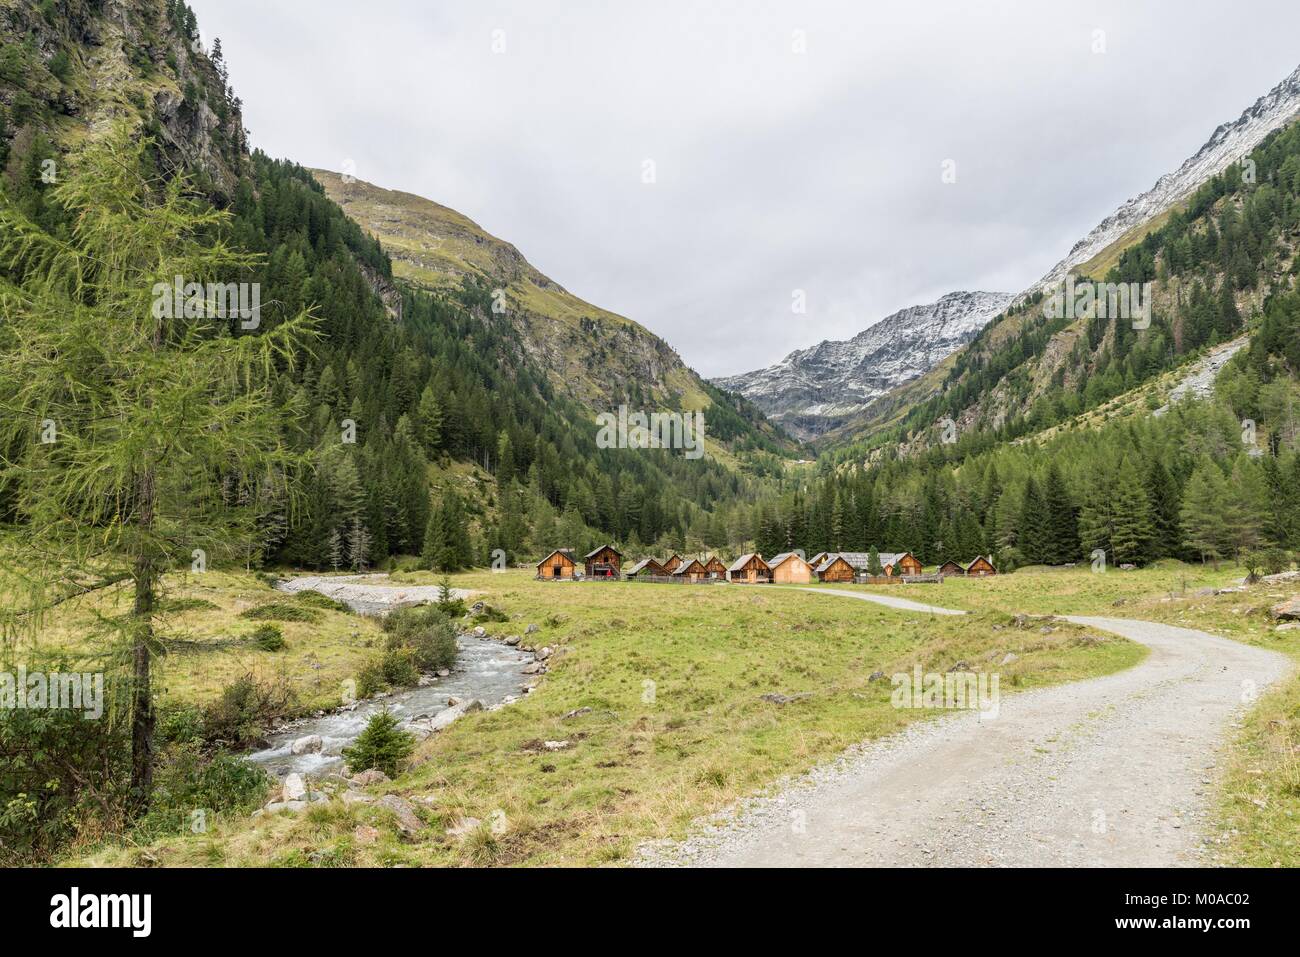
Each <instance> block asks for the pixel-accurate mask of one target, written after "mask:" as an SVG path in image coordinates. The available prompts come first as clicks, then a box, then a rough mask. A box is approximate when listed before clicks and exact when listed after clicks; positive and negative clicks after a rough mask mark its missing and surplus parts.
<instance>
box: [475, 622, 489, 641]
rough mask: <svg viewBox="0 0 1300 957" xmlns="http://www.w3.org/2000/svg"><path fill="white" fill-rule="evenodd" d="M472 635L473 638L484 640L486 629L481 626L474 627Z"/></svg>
mask: <svg viewBox="0 0 1300 957" xmlns="http://www.w3.org/2000/svg"><path fill="white" fill-rule="evenodd" d="M472 634H473V635H474V637H475V638H486V637H487V629H486V628H484V627H483V626H482V625H478V626H476V627H475V628H474V631H473V632H472Z"/></svg>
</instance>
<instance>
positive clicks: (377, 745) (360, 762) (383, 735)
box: [343, 711, 415, 778]
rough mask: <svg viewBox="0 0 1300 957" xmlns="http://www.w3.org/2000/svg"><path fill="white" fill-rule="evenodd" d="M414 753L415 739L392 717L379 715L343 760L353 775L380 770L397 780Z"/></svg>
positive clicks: (387, 714) (382, 712)
mask: <svg viewBox="0 0 1300 957" xmlns="http://www.w3.org/2000/svg"><path fill="white" fill-rule="evenodd" d="M414 750H415V736H414V735H412V734H408V733H407V732H405V731H403V730H402V729H401V728H399V727H398V726H397V719H396V718H394V717H393V716H392V714H390V713H389V712H387V711H379V712H377V713H376V714H375V715H374V717H372V718H371V719H370V723H369V724H367V725H366V730H364V731H362V732H361V734H360V735H358V736H357V739H356V741H354V742H353V743H352V746H351V747H347V748H344V749H343V757H344V759H345V760H346V761H347V762H348V768H349V770H351V771H352V773H353V774H360V773H361V772H362V771H369V770H370V769H371V768H378V769H379V770H380V771H383V772H384V773H385V774H387V775H388V776H389V777H390V778H395V777H397V775H398V774H399V773H400V772H401V769H402V765H403V764H405V763H406V759H407V758H408V757H410V755H411V752H412V751H414Z"/></svg>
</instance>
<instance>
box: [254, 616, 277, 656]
mask: <svg viewBox="0 0 1300 957" xmlns="http://www.w3.org/2000/svg"><path fill="white" fill-rule="evenodd" d="M249 640H250V641H251V642H252V643H253V644H254V645H256V646H257V647H258V648H261V649H262V650H263V651H284V649H285V641H284V632H283V631H281V630H280V626H279V625H273V624H271V623H270V622H269V621H268V622H266V623H265V624H261V625H258V626H257V628H255V629H254V630H253V633H252V634H251V635H250V636H249Z"/></svg>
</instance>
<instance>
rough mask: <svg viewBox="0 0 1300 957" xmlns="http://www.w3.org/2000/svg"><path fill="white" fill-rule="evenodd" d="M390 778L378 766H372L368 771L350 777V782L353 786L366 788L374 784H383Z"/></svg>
mask: <svg viewBox="0 0 1300 957" xmlns="http://www.w3.org/2000/svg"><path fill="white" fill-rule="evenodd" d="M387 780H388V775H387V774H385V773H384V772H383V771H381V770H379V769H378V768H370V769H369V770H368V771H362V772H361V773H360V774H354V775H352V777H350V778H348V783H349V784H351V785H352V786H353V787H358V788H366V787H370V785H372V784H383V783H384V782H385V781H387Z"/></svg>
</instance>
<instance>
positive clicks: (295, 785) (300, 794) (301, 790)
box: [280, 773, 307, 801]
mask: <svg viewBox="0 0 1300 957" xmlns="http://www.w3.org/2000/svg"><path fill="white" fill-rule="evenodd" d="M306 796H307V782H306V781H304V780H303V777H302V775H301V774H298V773H294V774H290V775H289V776H288V777H287V778H285V779H284V784H282V785H281V786H280V797H281V799H282V800H285V801H298V800H301V799H302V798H304V797H306Z"/></svg>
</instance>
